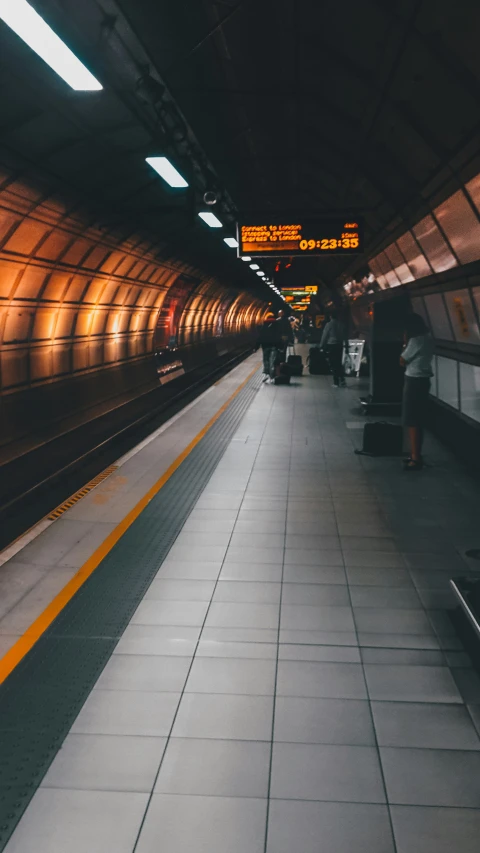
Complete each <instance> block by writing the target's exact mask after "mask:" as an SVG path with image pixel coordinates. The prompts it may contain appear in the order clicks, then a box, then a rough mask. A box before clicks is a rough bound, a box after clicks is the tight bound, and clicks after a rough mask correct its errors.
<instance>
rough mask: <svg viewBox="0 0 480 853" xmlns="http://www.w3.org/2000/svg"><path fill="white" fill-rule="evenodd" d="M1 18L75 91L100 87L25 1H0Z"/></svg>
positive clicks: (98, 89) (101, 87)
mask: <svg viewBox="0 0 480 853" xmlns="http://www.w3.org/2000/svg"><path fill="white" fill-rule="evenodd" d="M0 19H1V20H2V21H5V23H6V24H7V26H9V27H10V28H11V29H12V30H13V31H14V32H15V33H16V34H17V35H18V36H20V38H21V39H23V41H24V42H25V43H26V44H28V46H29V47H31V48H32V50H33V51H35V53H36V54H38V56H40V57H41V59H43V60H44V62H46V63H47V65H49V66H50V68H53V70H54V71H56V73H57V74H58V75H59V77H61V78H62V80H65V82H66V83H68V85H69V86H71V88H72V89H75V90H76V91H77V92H98V91H100V89H103V86H102V84H101V83H99V82H98V80H97V79H96V78H95V77H94V76H93V74H91V73H90V71H89V70H88V68H85V66H84V65H83V63H82V62H80V60H79V59H78V58H77V57H76V56H75V54H74V53H72V51H71V50H70V48H69V47H67V45H66V44H65V43H64V42H63V41H62V40H61V38H59V36H57V34H56V33H54V31H53V30H52V28H51V27H49V26H48V24H47V23H46V21H44V20H43V18H42V17H41V16H40V15H39V14H38V12H36V11H35V9H34V8H33V7H32V6H31V5H30V3H27V2H26V0H0Z"/></svg>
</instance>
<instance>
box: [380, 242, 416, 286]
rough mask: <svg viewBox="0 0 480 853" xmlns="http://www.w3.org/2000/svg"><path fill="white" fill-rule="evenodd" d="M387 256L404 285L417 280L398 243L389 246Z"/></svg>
mask: <svg viewBox="0 0 480 853" xmlns="http://www.w3.org/2000/svg"><path fill="white" fill-rule="evenodd" d="M385 254H386V256H387V258H388V260H389V261H390V263H391V265H392V267H393V269H394V271H395V273H396V275H397V277H398V278H399V280H400V281H401V282H402V284H406V283H407V281H414V280H415V279H414V278H413V275H412V273H411V272H410V270H409V268H408V266H407V264H406V263H405V261H404V259H403V256H402V255H401V253H400V250H399V248H398V246H397V245H396V243H392V245H391V246H388V248H387V249H385Z"/></svg>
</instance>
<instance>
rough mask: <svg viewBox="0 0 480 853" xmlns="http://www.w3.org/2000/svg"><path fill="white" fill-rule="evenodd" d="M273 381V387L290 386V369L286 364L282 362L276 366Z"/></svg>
mask: <svg viewBox="0 0 480 853" xmlns="http://www.w3.org/2000/svg"><path fill="white" fill-rule="evenodd" d="M273 381H274V383H275V385H290V369H289V366H288V364H286V363H285V362H282V363H281V364H278V365H277V367H276V371H275V379H274V380H273Z"/></svg>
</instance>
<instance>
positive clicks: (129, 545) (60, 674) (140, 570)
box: [0, 372, 260, 851]
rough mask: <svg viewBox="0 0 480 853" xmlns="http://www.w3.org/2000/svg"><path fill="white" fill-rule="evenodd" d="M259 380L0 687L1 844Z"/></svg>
mask: <svg viewBox="0 0 480 853" xmlns="http://www.w3.org/2000/svg"><path fill="white" fill-rule="evenodd" d="M259 386H260V374H259V372H257V373H256V374H255V375H254V376H253V377H252V379H250V381H249V382H248V383H247V384H246V385H245V387H244V388H243V389H242V391H241V392H240V393H239V394H238V396H237V397H236V398H235V399H234V400H233V401H232V403H231V404H230V405H229V407H228V408H227V409H226V411H225V412H223V414H222V415H221V416H220V418H219V419H218V421H216V423H215V424H214V425H213V426H212V427H211V428H210V430H209V431H208V433H207V434H206V435H205V436H204V438H203V439H202V440H201V441H200V442H199V443H198V444H197V445H196V447H195V448H194V449H193V450H192V452H191V453H190V454H189V456H187V458H186V459H185V460H184V461H183V462H182V464H181V465H180V467H179V468H178V469H177V470H176V471H175V473H174V474H173V475H172V477H170V479H169V480H168V481H167V482H166V484H165V485H164V486H163V488H162V489H161V490H160V492H159V493H158V494H157V495H156V496H155V497H154V498H153V499H152V501H151V502H150V503H149V504H148V506H147V507H146V508H145V509H144V511H143V512H142V514H141V515H140V516H139V517H138V518H137V519H136V521H135V522H134V523H133V524H132V525H131V527H129V529H128V530H127V531H126V533H125V534H124V535H123V536H122V538H121V539H120V540H119V542H118V543H117V544H116V545H115V546H114V548H113V549H112V550H111V551H110V553H109V554H107V556H106V557H105V558H104V559H103V560H102V562H101V563H100V565H99V566H98V568H97V569H96V570H95V572H94V573H93V575H91V576H90V578H89V579H88V580H87V581H86V583H85V584H84V585H83V586H82V587H81V589H80V590H79V591H78V592H77V594H76V595H75V596H74V597H73V598H72V600H71V601H70V602H69V604H67V606H66V607H65V608H64V610H63V611H62V612H61V613H60V614H59V616H58V617H57V618H56V619H55V621H54V622H53V623H52V625H51V626H50V628H49V630H48V631H47V632H46V633H45V634H44V635H43V637H41V638H40V640H39V641H38V642H37V643H36V645H35V646H34V647H33V649H32V650H31V651H30V652H29V653H28V655H27V656H26V657H25V658H24V659H23V660H22V661H21V663H20V664H19V665H18V666H17V668H16V669H15V670H14V671H13V672H12V674H11V675H10V676H9V677H8V678H7V679H6V681H5V682H4V683H3V684H2V685H1V686H0V851H2V850H4V849H5V845H6V844H7V842H8V839H9V838H10V836H11V834H12V832H13V830H14V829H15V826H16V825H17V823H18V821H19V820H20V818H21V816H22V814H23V812H24V811H25V809H26V807H27V805H28V803H29V801H30V799H31V797H32V796H33V794H34V793H35V791H36V789H37V788H38V786H39V784H40V783H41V781H42V779H43V777H44V775H45V773H46V771H47V770H48V768H49V766H50V764H51V762H52V761H53V759H54V758H55V755H56V753H57V752H58V750H59V748H60V747H61V745H62V743H63V740H64V739H65V737H66V735H67V734H68V732H69V730H70V728H71V726H72V724H73V722H74V720H75V718H76V716H77V715H78V713H79V711H80V709H81V707H82V705H83V704H84V702H85V700H86V699H87V697H88V695H89V693H90V691H91V690H92V688H93V686H94V685H95V682H96V680H97V678H98V676H99V675H100V673H101V672H102V670H103V668H104V666H105V664H106V663H107V661H108V660H109V658H110V656H111V654H112V652H113V650H114V648H115V646H116V644H117V642H118V640H119V638H120V636H121V635H122V633H123V631H124V630H125V628H126V626H127V625H128V623H129V621H130V619H131V617H132V616H133V614H134V612H135V610H136V608H137V607H138V604H139V603H140V601H141V600H142V598H143V596H144V595H145V592H146V590H147V589H148V587H149V586H150V584H151V582H152V580H153V579H154V577H155V575H156V574H157V572H158V570H159V568H160V566H161V564H162V562H163V561H164V559H165V557H166V556H167V554H168V551H169V550H170V548H171V546H172V544H173V542H174V541H175V539H176V537H177V535H178V533H179V532H180V530H181V528H182V526H183V524H184V522H185V521H186V519H187V517H188V515H189V513H190V512H191V510H192V508H193V506H194V504H195V503H196V501H197V500H198V498H199V496H200V494H201V492H202V491H203V489H204V488H205V486H206V485H207V483H208V481H209V479H210V477H211V476H212V474H213V471H214V470H215V468H216V466H217V465H218V463H219V461H220V459H221V458H222V455H223V453H224V451H225V449H226V447H227V445H228V443H229V441H230V439H231V438H232V435H233V434H234V432H235V430H236V428H237V427H238V424H239V422H240V420H241V418H242V417H243V415H244V414H245V412H246V410H247V409H248V407H249V405H250V403H251V402H252V399H253V397H254V396H255V394H256V392H257V391H258V388H259Z"/></svg>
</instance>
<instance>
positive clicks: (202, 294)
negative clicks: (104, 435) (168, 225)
mask: <svg viewBox="0 0 480 853" xmlns="http://www.w3.org/2000/svg"><path fill="white" fill-rule="evenodd" d="M46 196H47V194H46V192H45V188H41V189H40V188H37V187H35V186H32V185H30V184H29V183H28V182H27V181H22V180H19V179H16V180H15V181H11V182H10V183H9V184H8V183H7V184H6V185H5V186H3V187H2V188H1V189H0V382H1V386H0V393H1V395H2V434H1V435H0V444H6V443H8V442H9V441H12V440H13V439H14V438H20V437H21V436H22V435H27V434H32V436H33V434H34V433H35V430H36V420H38V418H36V415H35V407H36V406H38V399H39V392H40V391H41V389H42V388H43V389H44V391H43V392H42V393H43V398H44V399H45V405H47V406H49V407H50V411H51V414H50V417H51V419H52V421H58V422H60V421H61V419H62V418H64V417H67V416H68V417H71V416H72V415H75V413H78V414H79V416H80V414H81V412H83V411H84V410H87V409H91V408H94V407H95V406H97V407H98V406H99V405H102V406H105V405H106V404H109V405H110V404H111V405H114V401H115V397H116V396H118V395H125V394H131V395H132V396H135V395H138V394H139V393H142V392H143V391H146V390H149V389H150V388H154V387H157V386H158V384H159V379H158V375H157V368H156V361H155V356H154V332H155V329H156V325H157V319H158V317H159V312H160V310H161V307H162V304H163V302H164V299H165V297H166V295H167V293H168V292H169V290H170V289H171V288H172V287H174V286H175V283H176V282H177V281H178V280H179V279H181V278H182V277H183V278H184V277H185V276H187V278H188V277H189V276H190V277H192V276H193V278H192V282H193V284H192V287H193V288H194V292H192V294H191V297H190V299H189V303H188V304H187V305H185V306H184V310H183V311H182V312H181V314H180V316H179V317H178V318H176V320H175V322H177V320H178V329H177V332H178V343H179V345H181V346H184V347H188V348H190V347H192V346H193V345H194V344H198V343H199V342H207V341H211V342H212V346H213V348H210V349H209V357H210V358H211V357H216V355H218V353H219V352H220V350H222V351H226V350H228V349H229V348H231V349H233V348H235V346H236V345H238V343H239V342H240V341H241V340H244V339H245V336H248V335H250V336H252V335H253V327H254V325H255V324H256V322H257V321H259V319H260V318H261V316H262V314H263V311H264V303H263V302H261V301H260V300H258V299H254V298H253V297H252V296H251V295H249V294H246V293H244V294H239V293H238V291H236V290H234V289H232V288H231V287H229V286H228V284H225V283H224V282H221V281H216V280H212V279H211V278H209V277H206V276H205V275H204V273H203V272H202V271H201V270H194V269H192V268H191V266H189V265H187V264H185V263H182V261H181V260H180V259H177V260H172V259H169V260H168V261H167V260H161V259H159V257H158V251H159V245H161V238H160V237H159V238H158V240H157V242H156V243H154V242H153V241H152V240H146V239H145V238H144V237H142V236H138V237H136V236H135V235H130V236H129V237H128V238H124V237H122V236H121V235H120V234H119V236H115V233H114V231H109V232H107V231H106V230H101V229H100V228H98V227H94V226H92V225H91V224H90V223H91V221H92V217H91V215H90V214H89V211H88V210H85V209H83V210H82V211H81V210H80V208H77V209H76V210H75V212H74V213H73V212H72V209H71V208H70V211H68V210H67V208H66V206H65V203H64V202H63V201H61V200H59V199H56V198H54V197H51V196H48V197H46ZM226 302H227V303H228V305H229V306H230V308H229V311H228V312H227V313H226V314H225V317H224V318H223V321H222V323H221V324H220V321H219V312H220V306H221V305H223V306H225V303H226ZM232 306H233V307H232ZM252 306H253V308H252ZM223 310H224V313H225V308H224V309H223ZM219 325H221V326H222V336H223V338H222V339H223V343H222V347H220V348H218V347H217V345H216V344H215V343H214V342H215V341H216V340H218V338H219V336H218V328H217V327H219ZM225 340H227V343H225ZM228 341H230V343H228ZM194 358H195V356H194V355H193V354H191V355H189V359H190V360H191V361H190V363H191V365H192V364H193V361H194ZM107 377H108V378H107ZM67 380H68V382H69V385H68V388H69V391H68V392H67V393H66V388H67V385H66V382H67ZM47 387H48V388H50V390H49V391H48V393H47V390H46V389H47ZM80 388H81V393H79V391H78V390H75V389H80ZM40 397H41V395H40ZM47 401H48V402H47ZM108 401H110V403H108ZM27 413H28V415H27ZM45 419H47V420H48V415H47V413H46V412H43V413H42V421H45ZM32 440H33V438H32Z"/></svg>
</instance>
